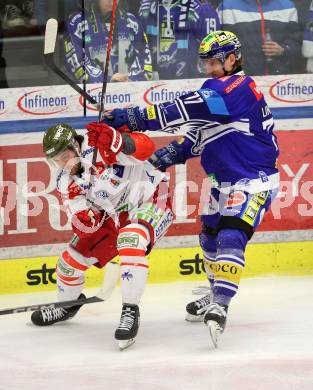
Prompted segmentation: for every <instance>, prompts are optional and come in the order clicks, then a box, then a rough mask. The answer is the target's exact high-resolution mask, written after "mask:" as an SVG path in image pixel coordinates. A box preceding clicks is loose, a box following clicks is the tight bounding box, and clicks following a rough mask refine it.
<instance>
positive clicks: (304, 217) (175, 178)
mask: <svg viewBox="0 0 313 390" xmlns="http://www.w3.org/2000/svg"><path fill="white" fill-rule="evenodd" d="M277 136H278V142H279V145H280V149H281V151H282V152H281V155H280V157H279V169H280V172H281V188H280V192H279V194H278V197H277V199H276V200H275V201H274V202H273V204H272V207H271V210H270V212H269V213H267V214H266V215H265V219H264V222H263V224H262V225H261V228H260V231H265V232H272V231H289V230H303V231H306V230H310V229H313V179H312V177H313V155H312V150H313V137H312V132H311V131H309V130H307V131H297V132H294V131H292V130H290V131H277ZM172 139H173V137H167V138H155V141H156V145H157V146H158V147H159V146H163V145H165V144H166V143H168V142H169V141H170V140H172ZM0 155H1V160H0V181H1V182H2V186H1V196H0V199H1V209H0V210H1V214H0V248H10V247H12V248H13V247H16V246H32V245H33V246H38V245H44V244H57V243H63V242H67V241H68V240H69V239H70V237H71V226H70V224H69V223H68V221H67V217H66V214H65V212H64V211H62V209H61V208H60V201H59V199H58V196H57V194H56V192H55V177H54V175H53V174H52V173H51V170H50V166H49V165H48V163H47V162H46V160H45V158H44V156H43V154H42V146H41V144H39V143H34V144H23V145H21V144H18V145H8V146H3V147H0ZM169 174H170V182H171V191H172V196H173V205H174V212H175V221H174V224H173V225H172V227H171V229H170V231H169V236H174V237H179V236H186V237H187V236H190V235H197V234H198V233H199V230H200V224H199V216H200V214H201V208H202V206H203V205H204V204H205V202H206V200H207V197H206V195H207V191H208V187H207V182H208V181H207V180H206V179H207V178H206V177H205V174H204V172H203V170H202V168H201V167H200V161H199V159H197V158H196V159H192V160H189V161H188V162H187V164H186V165H178V166H176V167H175V168H171V169H170V170H169Z"/></svg>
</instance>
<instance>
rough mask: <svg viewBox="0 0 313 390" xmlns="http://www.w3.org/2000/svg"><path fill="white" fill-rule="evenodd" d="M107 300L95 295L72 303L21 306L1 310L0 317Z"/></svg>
mask: <svg viewBox="0 0 313 390" xmlns="http://www.w3.org/2000/svg"><path fill="white" fill-rule="evenodd" d="M106 299H107V298H100V297H98V296H96V295H95V296H93V297H90V298H85V299H79V300H78V299H75V300H72V301H62V302H51V303H45V304H40V305H29V306H20V307H14V308H12V309H2V310H0V315H6V314H17V313H25V312H31V311H35V310H42V309H44V308H47V307H48V306H50V307H51V306H52V307H54V308H56V307H71V306H75V305H86V304H88V303H97V302H104V301H105V300H106Z"/></svg>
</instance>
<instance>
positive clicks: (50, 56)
mask: <svg viewBox="0 0 313 390" xmlns="http://www.w3.org/2000/svg"><path fill="white" fill-rule="evenodd" d="M57 34H58V21H57V20H56V19H53V18H51V19H49V20H48V21H47V24H46V32H45V48H44V59H45V62H46V64H47V66H48V67H49V68H50V69H51V70H53V71H54V72H55V73H56V74H57V75H58V76H60V77H61V79H63V80H64V81H66V83H67V84H68V85H70V86H71V87H72V88H73V89H74V90H75V91H76V92H78V93H79V94H80V95H81V96H83V97H84V98H85V99H86V100H88V102H89V103H91V104H98V102H97V101H96V100H95V99H94V98H93V97H92V96H90V95H89V94H88V93H87V92H86V91H84V90H83V89H82V88H81V87H80V86H79V85H77V84H76V83H75V82H74V81H73V80H72V79H71V78H70V77H69V76H68V75H67V74H66V73H64V72H63V71H62V70H61V69H60V68H59V67H58V66H57V65H56V63H55V62H54V52H55V46H56V40H57Z"/></svg>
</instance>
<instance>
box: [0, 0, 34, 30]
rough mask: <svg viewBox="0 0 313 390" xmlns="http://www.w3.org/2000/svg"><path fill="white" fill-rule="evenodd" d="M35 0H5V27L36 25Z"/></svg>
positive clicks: (3, 6)
mask: <svg viewBox="0 0 313 390" xmlns="http://www.w3.org/2000/svg"><path fill="white" fill-rule="evenodd" d="M34 1H35V0H5V1H3V2H2V9H1V15H3V28H4V29H11V28H15V27H33V26H35V25H36V18H35V16H34Z"/></svg>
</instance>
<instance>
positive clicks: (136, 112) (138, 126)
mask: <svg viewBox="0 0 313 390" xmlns="http://www.w3.org/2000/svg"><path fill="white" fill-rule="evenodd" d="M103 122H104V123H106V124H107V125H109V126H112V127H114V128H115V129H118V128H119V127H122V126H124V125H127V126H128V128H129V129H130V131H146V130H148V126H147V120H146V118H145V114H144V111H143V110H141V109H140V108H139V107H130V108H123V109H121V108H116V109H114V110H112V111H106V112H105V113H104V119H103Z"/></svg>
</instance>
